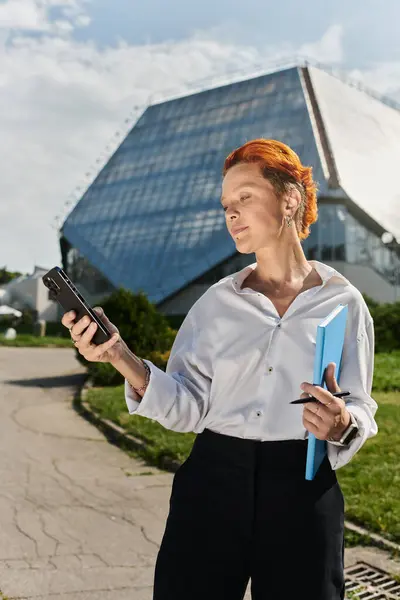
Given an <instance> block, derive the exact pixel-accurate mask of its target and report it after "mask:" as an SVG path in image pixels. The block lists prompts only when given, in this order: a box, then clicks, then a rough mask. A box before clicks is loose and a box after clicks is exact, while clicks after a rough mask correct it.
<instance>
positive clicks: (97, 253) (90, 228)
mask: <svg viewBox="0 0 400 600" xmlns="http://www.w3.org/2000/svg"><path fill="white" fill-rule="evenodd" d="M256 137H267V138H273V139H279V140H282V141H283V142H285V143H287V144H288V145H289V146H291V147H292V148H293V149H294V150H295V151H296V152H297V153H298V154H299V155H300V158H301V160H302V161H303V162H304V164H308V165H312V167H313V172H314V178H315V179H316V180H317V182H318V183H319V187H320V189H321V193H322V192H323V190H324V186H325V181H324V176H323V172H322V168H321V164H320V161H319V155H318V151H317V148H316V145H315V141H314V134H313V129H312V126H311V123H310V118H309V113H308V109H307V105H306V102H305V99H304V94H303V88H302V85H301V80H300V74H299V71H298V69H297V68H292V69H287V70H284V71H280V72H277V73H271V74H268V75H265V76H261V77H257V78H254V79H251V80H248V81H242V82H238V83H232V84H229V85H226V86H221V87H219V88H215V89H211V90H206V91H204V92H201V93H197V94H192V95H190V96H186V97H184V98H178V99H175V100H171V101H168V102H162V103H159V104H156V105H153V106H150V107H149V108H148V109H147V110H146V111H145V112H144V113H143V115H142V116H141V117H140V119H139V120H138V122H137V123H136V125H135V126H134V127H133V128H132V130H131V131H130V133H129V134H128V136H127V137H126V138H125V140H124V141H123V142H122V144H121V146H120V147H119V148H118V149H117V151H116V152H115V153H114V155H113V156H112V157H111V158H110V160H109V162H108V163H107V164H106V165H105V167H104V168H103V169H102V171H101V172H100V173H99V175H98V176H97V178H96V179H95V181H94V182H93V183H92V185H91V186H90V187H89V189H88V190H87V191H86V193H85V194H84V195H83V197H82V199H81V201H80V202H79V203H78V205H77V206H76V207H75V209H74V210H73V211H72V212H71V214H70V215H69V217H68V218H67V220H66V222H65V223H64V225H63V228H62V232H63V235H64V236H65V238H66V239H67V240H68V241H69V243H70V244H71V245H72V246H73V247H74V248H75V249H77V250H79V255H80V256H81V257H82V256H84V257H85V259H86V260H87V263H88V264H91V265H92V267H93V268H94V269H96V270H97V271H98V272H99V273H103V274H104V276H105V277H106V278H107V279H108V280H109V282H110V284H111V285H113V286H119V285H123V286H125V287H126V288H128V289H131V290H132V291H137V290H139V289H143V290H144V291H145V293H146V294H147V295H148V297H149V299H150V300H151V301H152V302H155V303H158V302H161V301H163V300H165V299H166V298H168V297H169V296H170V295H172V294H174V293H175V292H176V291H178V290H179V289H180V288H181V287H184V286H185V285H187V284H189V283H190V282H192V281H195V280H196V279H197V278H198V277H200V276H201V275H202V274H204V273H206V272H207V271H208V270H209V269H211V268H213V267H214V266H215V265H218V264H222V263H224V261H226V260H227V259H228V258H229V257H231V256H232V255H234V254H235V244H234V242H233V241H232V239H231V236H230V235H229V233H228V231H227V229H226V225H225V215H224V212H223V209H222V207H221V205H220V194H221V179H222V175H221V172H222V167H223V163H224V160H225V158H226V156H227V155H228V154H229V153H230V152H231V151H232V150H233V149H234V148H236V147H238V146H240V145H241V144H243V143H244V142H246V141H248V140H250V139H254V138H256ZM322 210H325V208H323V209H322ZM332 210H333V212H332ZM332 210H331V207H329V210H327V212H326V223H325V222H324V224H323V227H324V228H325V230H326V231H325V230H324V232H323V233H322V236H323V238H324V243H323V244H322V243H321V239H319V241H318V239H317V238H318V230H316V231H313V232H312V236H311V240H310V241H309V242H308V245H309V249H310V252H311V253H315V252H316V253H317V254H318V256H319V257H320V259H321V260H325V259H326V260H327V258H325V257H328V256H334V257H335V258H337V257H338V256H341V255H342V254H343V252H344V250H343V241H342V237H343V234H342V229H343V228H341V225H340V222H339V220H338V219H337V216H336V215H335V213H334V209H332ZM329 211H331V212H329ZM316 235H317V238H316ZM320 237H321V234H320ZM316 240H317V241H316ZM250 262H252V261H250Z"/></svg>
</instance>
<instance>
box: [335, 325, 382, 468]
mask: <svg viewBox="0 0 400 600" xmlns="http://www.w3.org/2000/svg"><path fill="white" fill-rule="evenodd" d="M374 342H375V339H374V326H373V321H371V322H370V323H369V325H368V326H367V327H366V328H365V329H364V330H363V331H361V332H360V333H359V334H358V335H357V336H356V337H355V339H354V341H353V342H352V343H351V344H350V345H349V348H348V349H347V350H346V351H345V349H344V350H343V361H342V362H343V366H342V369H341V373H340V379H339V382H340V388H341V389H343V390H350V391H351V395H350V396H349V398H350V400H349V401H348V402H346V408H347V410H348V411H349V412H350V413H351V414H352V415H353V416H354V418H355V420H356V421H357V424H358V426H359V430H358V433H357V435H356V437H355V438H354V439H353V440H352V441H351V442H350V444H349V445H348V446H335V445H334V444H330V443H329V442H328V448H327V451H328V458H329V461H330V463H331V466H332V469H339V468H340V467H343V466H344V465H345V464H347V463H348V462H350V460H351V459H352V458H353V456H354V455H355V454H356V452H358V450H359V449H360V448H361V446H362V445H363V444H364V443H365V442H366V440H367V439H368V438H371V437H373V436H374V435H376V434H377V433H378V426H377V424H376V421H375V418H374V416H375V413H376V411H377V408H378V405H377V403H376V402H375V400H374V399H373V398H372V397H371V391H372V380H373V373H374Z"/></svg>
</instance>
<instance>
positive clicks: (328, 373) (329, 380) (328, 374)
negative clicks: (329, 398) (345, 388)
mask: <svg viewBox="0 0 400 600" xmlns="http://www.w3.org/2000/svg"><path fill="white" fill-rule="evenodd" d="M335 370H336V364H335V363H334V362H331V363H329V365H328V366H327V367H326V369H325V375H324V378H325V382H326V387H327V388H328V390H329V391H330V392H332V394H334V393H335V392H340V391H341V390H340V387H339V384H338V382H337V380H336V377H335Z"/></svg>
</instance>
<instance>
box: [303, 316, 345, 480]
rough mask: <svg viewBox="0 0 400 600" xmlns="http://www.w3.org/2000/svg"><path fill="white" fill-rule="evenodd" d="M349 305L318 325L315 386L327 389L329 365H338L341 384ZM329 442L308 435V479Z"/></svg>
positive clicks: (319, 461)
mask: <svg viewBox="0 0 400 600" xmlns="http://www.w3.org/2000/svg"><path fill="white" fill-rule="evenodd" d="M347 313H348V305H347V304H338V305H337V306H336V308H334V309H333V311H332V312H331V313H330V314H329V315H328V316H327V317H326V318H325V319H324V320H323V321H321V323H320V324H319V325H318V328H317V344H316V348H315V358H314V375H313V382H314V385H319V386H321V387H324V388H325V389H327V385H326V383H325V377H324V375H325V369H326V367H327V366H328V364H329V363H331V362H334V363H335V364H336V371H335V376H336V380H337V382H338V383H339V378H340V368H341V359H342V351H343V342H344V334H345V330H346V321H347ZM326 444H327V442H326V441H325V440H319V439H317V438H316V437H315V435H314V434H313V433H309V434H308V446H307V461H306V479H308V480H310V481H311V480H312V479H314V476H315V474H316V472H317V471H318V468H319V466H320V464H321V463H322V461H323V460H324V458H325V455H326V453H327V447H326Z"/></svg>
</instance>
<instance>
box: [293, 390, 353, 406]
mask: <svg viewBox="0 0 400 600" xmlns="http://www.w3.org/2000/svg"><path fill="white" fill-rule="evenodd" d="M350 394H351V392H335V393H334V394H332V396H335V398H343V397H344V396H349V395H350ZM306 402H319V400H318V398H315V397H314V396H309V397H308V398H298V399H297V400H292V401H291V402H290V404H305V403H306Z"/></svg>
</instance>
